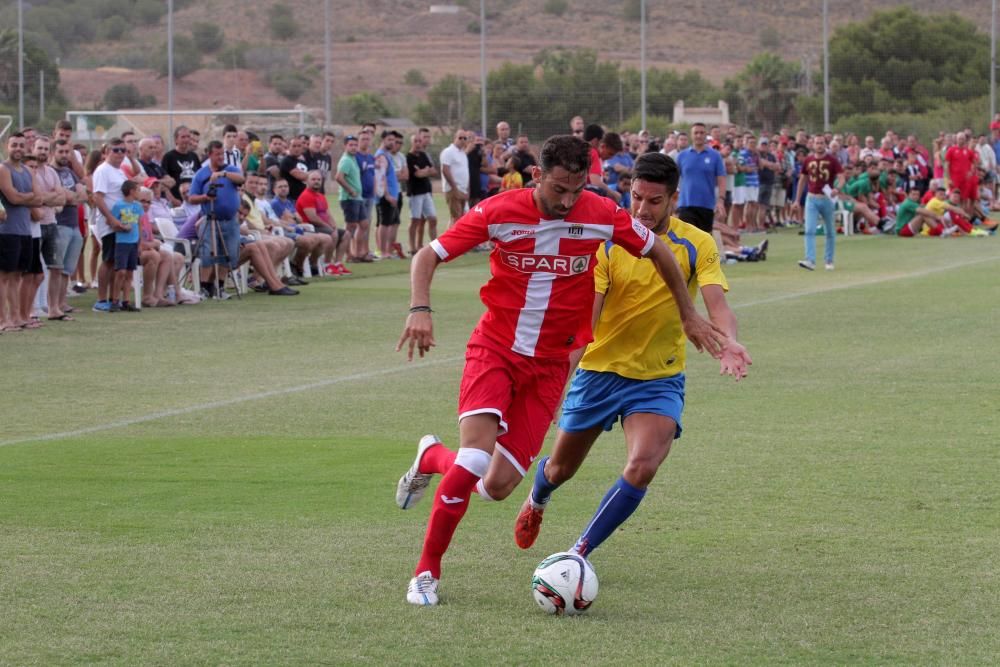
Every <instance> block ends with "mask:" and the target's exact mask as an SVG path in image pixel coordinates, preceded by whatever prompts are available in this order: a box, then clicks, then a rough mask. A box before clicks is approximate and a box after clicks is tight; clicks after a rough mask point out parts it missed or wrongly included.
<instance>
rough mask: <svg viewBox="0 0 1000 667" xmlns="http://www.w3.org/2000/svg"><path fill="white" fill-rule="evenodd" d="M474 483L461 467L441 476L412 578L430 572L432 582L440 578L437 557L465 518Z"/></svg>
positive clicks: (442, 553) (455, 467)
mask: <svg viewBox="0 0 1000 667" xmlns="http://www.w3.org/2000/svg"><path fill="white" fill-rule="evenodd" d="M431 449H445V448H444V447H440V448H439V447H432V448H431ZM431 449H428V450H427V453H430V451H431ZM446 451H447V450H446ZM451 457H452V460H454V458H455V453H454V452H452V453H451ZM425 458H426V456H425ZM478 481H479V478H478V477H476V476H475V475H473V474H472V473H471V472H469V471H468V470H466V469H465V468H464V467H462V466H451V469H450V470H448V472H447V473H445V475H444V478H443V479H442V480H441V484H439V485H438V488H437V492H436V494H435V496H434V507H433V508H431V518H430V521H428V522H427V534H426V535H424V550H423V551H422V552H421V553H420V562H418V563H417V569H416V570H415V571H414V573H413V574H414V575H418V574H420V573H421V572H424V571H426V570H430V572H431V575H433V576H434V577H435V578H438V579H440V578H441V557H442V556H444V552H445V551H447V550H448V545H449V544H450V543H451V537H452V535H454V534H455V529H456V528H458V522H459V521H461V520H462V517H463V516H465V510H466V508H468V506H469V498H470V497H471V496H472V490H473V489H474V488H475V486H476V482H478ZM442 498H447V499H448V501H449V502H445V501H444V500H442Z"/></svg>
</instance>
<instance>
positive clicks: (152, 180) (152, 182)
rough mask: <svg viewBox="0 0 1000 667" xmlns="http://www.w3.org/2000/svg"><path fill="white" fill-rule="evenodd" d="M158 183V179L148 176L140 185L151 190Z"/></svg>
mask: <svg viewBox="0 0 1000 667" xmlns="http://www.w3.org/2000/svg"><path fill="white" fill-rule="evenodd" d="M159 182H160V179H158V178H156V177H155V176H150V177H148V178H147V179H146V180H144V181H143V182H142V185H143V187H147V188H151V187H153V186H154V185H156V184H157V183H159Z"/></svg>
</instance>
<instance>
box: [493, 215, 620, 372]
mask: <svg viewBox="0 0 1000 667" xmlns="http://www.w3.org/2000/svg"><path fill="white" fill-rule="evenodd" d="M590 226H591V227H597V228H603V227H607V230H608V238H610V237H611V231H612V229H613V228H612V227H611V226H610V225H590ZM491 227H493V225H491ZM496 227H509V228H510V231H513V229H514V228H528V229H532V230H535V229H539V228H544V230H545V232H547V233H542V234H536V235H535V249H534V253H535V254H536V255H557V254H559V242H560V241H561V240H562V239H564V238H579V237H571V236H569V234H568V230H569V226H568V224H567V223H566V222H565V221H564V220H542V221H541V222H540V223H539V224H538V225H513V224H511V225H496ZM490 231H491V232H492V229H491V230H490ZM514 238H517V237H516V236H515V237H514ZM556 277H557V276H556V274H554V273H541V272H539V273H532V274H531V277H530V278H529V279H528V286H527V290H526V292H525V295H524V308H522V309H521V314H520V315H519V316H518V318H517V328H516V329H515V330H514V345H513V346H512V347H511V349H512V350H514V351H515V352H517V353H518V354H523V355H526V356H529V357H533V356H535V346H536V345H537V344H538V336H539V335H541V333H542V321H543V320H544V319H545V313H546V312H547V311H548V309H549V298H550V297H551V296H552V283H553V282H555V279H556Z"/></svg>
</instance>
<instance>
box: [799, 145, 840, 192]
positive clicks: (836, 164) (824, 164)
mask: <svg viewBox="0 0 1000 667" xmlns="http://www.w3.org/2000/svg"><path fill="white" fill-rule="evenodd" d="M842 171H844V169H843V167H841V166H840V160H838V159H837V158H835V157H833V156H832V155H824V156H823V157H816V155H815V154H810V155H809V157H807V158H806V159H805V160H803V162H802V173H803V174H805V177H806V187H807V188H808V189H809V194H811V195H821V194H824V193H823V186H825V185H829V186H830V187H831V188H832V187H833V184H834V183H836V182H837V175H838V174H840V173H841V172H842Z"/></svg>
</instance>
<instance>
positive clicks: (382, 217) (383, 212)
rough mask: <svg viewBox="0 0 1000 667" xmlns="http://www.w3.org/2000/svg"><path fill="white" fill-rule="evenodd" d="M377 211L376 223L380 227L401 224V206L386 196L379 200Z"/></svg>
mask: <svg viewBox="0 0 1000 667" xmlns="http://www.w3.org/2000/svg"><path fill="white" fill-rule="evenodd" d="M375 213H376V216H377V217H376V222H375V224H376V225H377V226H379V227H389V226H391V225H398V224H399V208H398V207H397V206H396V205H395V204H393V203H392V202H390V201H389V200H388V199H386V198H385V197H382V198H381V199H379V200H378V206H377V207H376V209H375Z"/></svg>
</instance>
